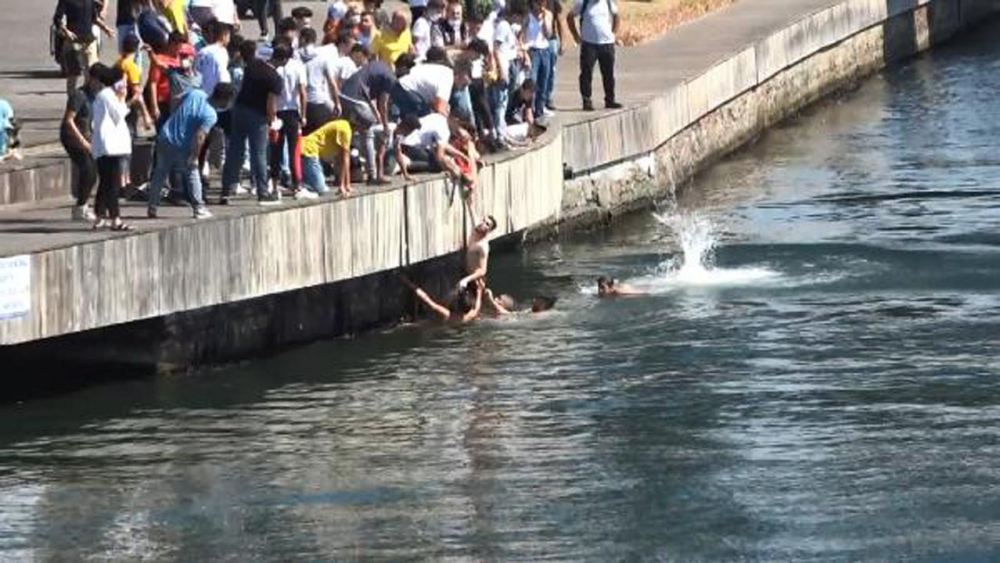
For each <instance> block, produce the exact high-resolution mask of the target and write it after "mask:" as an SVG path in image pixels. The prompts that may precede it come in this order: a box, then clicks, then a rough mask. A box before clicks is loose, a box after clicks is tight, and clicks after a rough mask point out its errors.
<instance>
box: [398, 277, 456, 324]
mask: <svg viewBox="0 0 1000 563" xmlns="http://www.w3.org/2000/svg"><path fill="white" fill-rule="evenodd" d="M399 279H400V281H402V282H403V284H404V285H406V287H408V288H410V289H412V290H413V294H414V295H416V296H417V297H418V298H419V299H420V300H421V301H423V302H424V305H427V307H429V308H430V309H431V310H432V311H434V312H435V313H436V314H437V315H438V316H439V317H441V318H442V319H443V320H445V321H447V320H448V319H449V318H451V311H449V310H448V308H447V307H445V306H444V305H441V304H440V303H438V302H437V301H435V300H433V299H431V296H430V295H427V292H426V291H424V290H423V288H420V287H417V285H416V284H414V283H413V282H412V281H410V278H408V277H406V276H399Z"/></svg>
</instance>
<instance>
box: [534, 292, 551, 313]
mask: <svg viewBox="0 0 1000 563" xmlns="http://www.w3.org/2000/svg"><path fill="white" fill-rule="evenodd" d="M555 306H556V298H555V297H546V296H541V295H539V296H538V297H535V298H534V299H532V300H531V312H532V313H541V312H542V311H548V310H549V309H551V308H553V307H555Z"/></svg>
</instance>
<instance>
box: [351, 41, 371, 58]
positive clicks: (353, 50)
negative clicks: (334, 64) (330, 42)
mask: <svg viewBox="0 0 1000 563" xmlns="http://www.w3.org/2000/svg"><path fill="white" fill-rule="evenodd" d="M354 53H361V54H362V55H364V56H365V58H367V57H368V48H367V47H365V46H364V45H362V44H361V43H355V44H354V46H353V47H351V54H352V55H353V54H354Z"/></svg>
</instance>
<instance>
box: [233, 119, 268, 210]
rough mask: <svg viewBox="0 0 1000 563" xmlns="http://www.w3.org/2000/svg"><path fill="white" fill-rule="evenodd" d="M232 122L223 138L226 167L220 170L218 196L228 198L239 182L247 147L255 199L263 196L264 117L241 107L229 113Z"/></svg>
mask: <svg viewBox="0 0 1000 563" xmlns="http://www.w3.org/2000/svg"><path fill="white" fill-rule="evenodd" d="M230 111H231V112H232V113H231V114H230V117H231V119H232V121H231V123H230V129H229V138H228V139H226V164H225V166H223V167H222V195H223V197H226V196H228V195H229V190H230V188H231V187H232V186H235V185H237V184H239V182H240V170H241V169H242V168H243V159H244V158H246V150H247V144H248V143H249V145H250V178H251V180H252V181H253V187H254V190H255V191H256V192H257V196H258V197H263V196H266V195H267V192H268V189H267V116H266V115H263V114H260V113H257V112H256V111H254V110H252V109H250V108H248V107H246V106H242V105H235V106H233V109H232V110H230Z"/></svg>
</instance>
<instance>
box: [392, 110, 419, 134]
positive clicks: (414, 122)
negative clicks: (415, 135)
mask: <svg viewBox="0 0 1000 563" xmlns="http://www.w3.org/2000/svg"><path fill="white" fill-rule="evenodd" d="M396 128H397V129H405V130H407V131H416V130H417V129H420V118H419V117H417V114H415V113H408V114H406V115H404V116H403V118H402V119H400V120H399V125H397V126H396Z"/></svg>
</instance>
